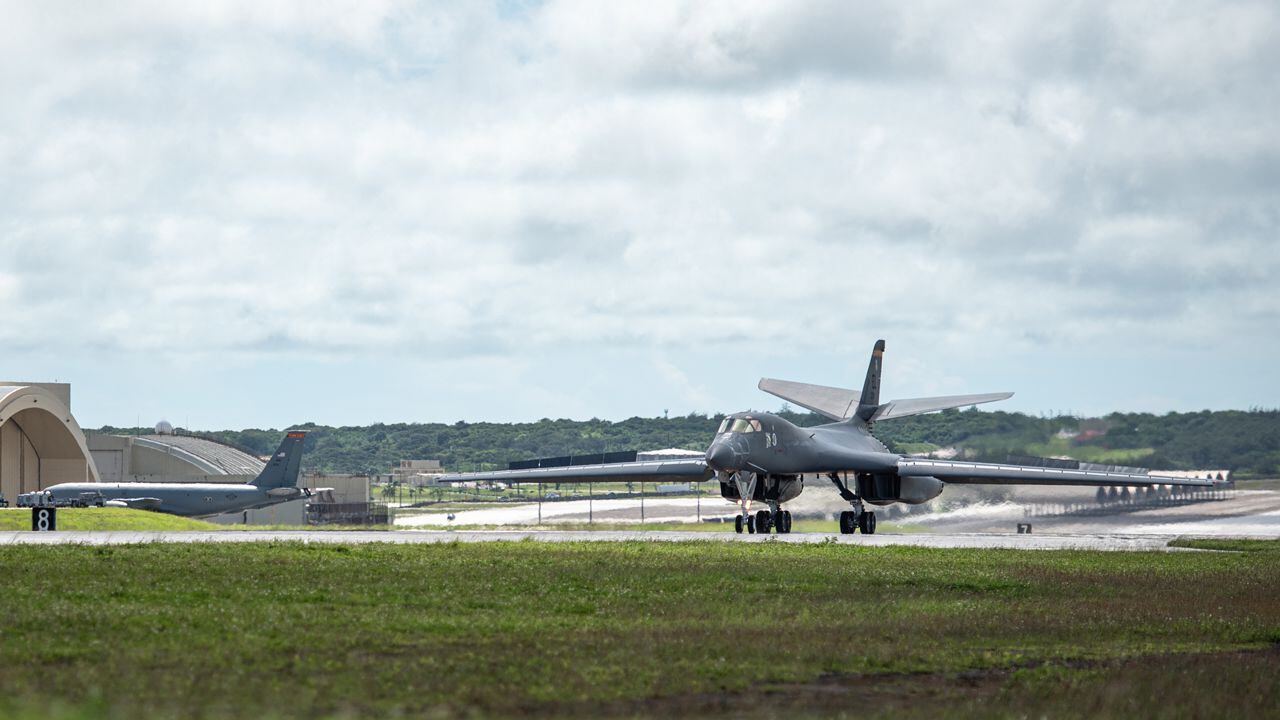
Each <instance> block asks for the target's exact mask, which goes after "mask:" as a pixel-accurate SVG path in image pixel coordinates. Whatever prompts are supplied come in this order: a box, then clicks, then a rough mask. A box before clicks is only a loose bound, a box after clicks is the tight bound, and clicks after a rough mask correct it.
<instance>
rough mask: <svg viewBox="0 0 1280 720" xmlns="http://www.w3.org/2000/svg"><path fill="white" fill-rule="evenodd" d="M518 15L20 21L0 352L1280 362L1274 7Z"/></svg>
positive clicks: (11, 68)
mask: <svg viewBox="0 0 1280 720" xmlns="http://www.w3.org/2000/svg"><path fill="white" fill-rule="evenodd" d="M506 10H509V8H502V7H498V8H486V7H484V6H482V5H479V4H461V3H460V4H456V5H453V4H443V5H434V4H432V5H425V6H423V5H417V4H410V3H401V2H385V3H381V2H380V3H371V2H349V3H345V2H324V3H314V2H308V3H283V2H280V3H263V2H252V3H238V2H227V3H212V4H202V5H200V6H184V5H172V4H165V3H136V4H128V3H126V4H115V5H113V6H112V7H111V8H110V9H92V8H90V9H86V8H85V7H84V6H83V5H80V4H58V3H53V4H45V5H42V6H41V9H40V11H39V12H37V11H35V10H34V9H33V7H32V6H25V7H24V6H18V7H15V8H12V12H9V13H7V15H8V22H6V23H5V25H4V28H3V29H0V92H3V94H4V97H6V99H7V101H6V103H5V104H4V106H3V107H0V163H2V164H0V191H3V192H2V193H0V217H2V218H3V220H2V221H0V255H2V256H3V257H4V258H5V259H6V265H5V266H4V267H0V301H3V302H4V304H5V305H6V306H7V307H12V308H14V309H16V310H17V311H18V312H15V313H7V314H6V315H7V317H13V318H15V319H14V320H12V321H10V323H9V324H8V325H6V326H5V327H4V328H3V329H0V338H5V339H6V341H8V342H13V341H14V339H15V338H18V337H22V338H25V339H26V342H28V343H29V344H30V346H31V347H33V348H36V352H37V353H39V352H55V351H56V352H65V351H68V350H70V351H77V350H83V349H85V348H93V349H94V350H95V352H104V353H115V354H127V353H131V352H136V351H146V352H149V353H160V354H163V355H166V356H170V357H175V358H178V357H185V358H191V357H206V356H211V357H213V356H216V357H231V356H234V357H243V358H254V357H293V356H299V355H301V356H307V357H313V356H316V355H317V354H319V355H322V356H325V357H334V358H340V357H367V356H368V355H369V353H372V352H376V353H377V354H378V355H379V356H384V355H388V354H389V355H396V354H399V355H405V356H412V357H419V356H421V355H422V354H423V353H427V354H433V353H434V354H438V355H449V356H458V355H461V356H467V355H486V356H501V355H504V354H507V353H511V352H514V351H515V350H516V349H517V348H528V347H535V348H539V349H540V351H544V352H554V351H555V348H557V347H559V346H567V347H568V348H571V349H572V351H574V352H582V351H590V349H592V348H600V347H609V348H620V347H635V348H646V349H649V350H653V349H657V351H659V352H661V351H662V349H663V348H666V349H676V348H690V347H700V348H704V349H706V350H707V351H709V352H724V353H730V352H740V351H742V349H743V348H744V347H750V348H758V347H774V348H786V349H787V351H790V352H797V353H803V352H810V351H815V350H824V349H828V348H830V347H831V346H832V345H833V344H836V345H845V344H849V345H853V346H856V347H861V345H862V344H865V341H866V340H867V339H868V338H872V336H877V335H880V334H887V335H890V336H891V337H893V336H895V335H896V336H899V337H904V338H909V339H910V340H911V341H912V342H915V341H917V340H922V339H925V338H932V339H934V342H935V343H936V344H937V346H938V347H944V348H948V349H950V350H952V351H956V352H965V351H967V350H972V349H973V348H975V347H978V346H981V345H988V344H992V343H998V344H1005V345H1013V346H1023V347H1036V346H1041V345H1048V346H1054V347H1072V346H1079V345H1089V344H1106V343H1115V342H1119V341H1123V342H1125V343H1127V344H1129V345H1140V346H1144V347H1150V348H1159V347H1162V346H1165V345H1171V344H1178V343H1185V342H1188V341H1194V340H1196V339H1202V340H1203V341H1204V342H1206V344H1216V345H1222V344H1224V343H1225V344H1230V343H1231V342H1234V341H1235V340H1234V338H1239V337H1241V336H1243V335H1248V336H1251V337H1253V338H1255V340H1254V341H1252V342H1251V346H1252V345H1256V343H1258V342H1261V343H1263V344H1264V345H1265V346H1266V347H1267V348H1269V349H1270V350H1271V351H1274V350H1277V349H1280V348H1276V347H1275V345H1276V340H1275V334H1274V332H1271V331H1269V330H1267V331H1264V330H1263V328H1264V326H1265V325H1266V324H1267V323H1271V322H1273V321H1274V319H1275V318H1276V317H1277V315H1280V300H1278V299H1277V293H1276V291H1275V290H1274V282H1273V280H1272V278H1273V277H1275V275H1276V274H1277V272H1278V271H1280V253H1277V252H1276V248H1275V238H1276V236H1277V223H1278V222H1280V218H1278V217H1277V215H1276V212H1275V208H1276V206H1277V201H1278V200H1280V170H1277V167H1280V165H1278V164H1277V163H1278V161H1280V119H1278V118H1280V112H1277V109H1280V87H1278V86H1277V85H1276V83H1275V82H1274V79H1273V77H1274V68H1275V67H1276V66H1277V64H1280V50H1277V47H1276V45H1275V43H1274V42H1270V40H1269V39H1270V38H1274V37H1275V35H1276V32H1275V31H1276V29H1277V25H1280V20H1278V16H1280V13H1278V12H1277V10H1276V8H1275V6H1274V5H1272V4H1269V3H1248V2H1243V3H1232V4H1228V5H1222V4H1219V3H1206V4H1190V5H1177V6H1167V5H1165V4H1160V3H1154V4H1148V3H1141V4H1138V5H1132V4H1129V5H1124V6H1112V5H1107V4H1103V3H1097V4H1089V3H1084V4H1076V5H1071V6H1066V7H1064V6H1062V5H1061V4H1053V3H1042V4H1034V3H1026V2H1011V3H1007V4H1003V5H997V6H984V7H982V8H975V7H973V6H972V4H966V3H930V4H927V5H924V6H921V5H901V4H897V3H885V4H877V3H867V4H857V5H849V4H847V3H838V2H807V3H793V2H785V3H784V2H749V3H741V2H734V3H727V2H726V3H682V2H657V3H654V2H645V3H608V4H601V3H595V2H575V1H572V0H559V1H553V2H548V3H546V4H545V5H534V6H530V7H527V8H519V12H514V13H508V12H506ZM50 283H53V284H54V286H56V287H59V288H60V291H59V292H55V293H50V292H47V290H46V289H47V288H48V287H50ZM1263 336H1265V338H1263ZM1257 338H1263V339H1261V340H1258V339H1257ZM672 362H674V361H672ZM676 367H677V366H676V365H659V366H657V370H658V371H659V372H660V373H665V374H666V375H668V376H669V375H671V374H672V373H671V370H672V368H676ZM679 367H680V370H681V371H682V372H684V373H686V374H687V375H688V376H689V377H693V376H695V375H700V374H701V373H695V372H694V371H693V370H692V369H690V368H688V367H685V366H683V365H682V366H679ZM664 368H665V369H664ZM677 384H679V385H682V386H683V387H684V390H683V391H682V392H684V394H685V396H686V398H687V399H688V400H689V402H697V403H699V404H703V403H705V404H706V405H707V406H708V409H709V406H710V405H711V404H713V403H712V400H713V399H714V398H712V397H710V395H709V394H708V393H710V391H706V392H705V393H704V391H703V390H700V389H698V387H697V386H694V385H689V384H688V383H677Z"/></svg>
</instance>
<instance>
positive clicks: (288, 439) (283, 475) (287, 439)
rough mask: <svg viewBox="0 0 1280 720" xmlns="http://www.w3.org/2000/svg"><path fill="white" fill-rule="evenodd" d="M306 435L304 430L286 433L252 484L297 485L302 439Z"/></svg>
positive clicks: (278, 486)
mask: <svg viewBox="0 0 1280 720" xmlns="http://www.w3.org/2000/svg"><path fill="white" fill-rule="evenodd" d="M306 437H307V434H306V433H304V432H290V433H286V434H285V436H284V440H282V441H281V442H280V449H278V450H276V454H275V455H272V456H271V459H270V460H268V461H267V466H266V467H265V468H263V469H262V472H261V473H259V474H258V477H256V478H254V481H253V484H254V485H256V486H258V487H260V488H264V489H271V488H280V487H297V486H298V471H299V470H300V469H301V468H302V441H303V440H305V439H306Z"/></svg>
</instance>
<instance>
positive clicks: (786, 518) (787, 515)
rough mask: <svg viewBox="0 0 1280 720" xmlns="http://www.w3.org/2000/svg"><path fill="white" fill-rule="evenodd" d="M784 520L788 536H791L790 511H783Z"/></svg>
mask: <svg viewBox="0 0 1280 720" xmlns="http://www.w3.org/2000/svg"><path fill="white" fill-rule="evenodd" d="M782 520H783V522H785V523H786V526H787V534H788V535H790V534H791V511H790V510H783V511H782Z"/></svg>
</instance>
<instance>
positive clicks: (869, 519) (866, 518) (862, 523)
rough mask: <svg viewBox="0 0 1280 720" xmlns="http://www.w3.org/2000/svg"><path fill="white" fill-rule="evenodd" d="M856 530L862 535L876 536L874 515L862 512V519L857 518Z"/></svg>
mask: <svg viewBox="0 0 1280 720" xmlns="http://www.w3.org/2000/svg"><path fill="white" fill-rule="evenodd" d="M858 529H859V530H861V531H862V534H863V535H875V534H876V514H875V513H873V512H864V513H862V517H860V518H858Z"/></svg>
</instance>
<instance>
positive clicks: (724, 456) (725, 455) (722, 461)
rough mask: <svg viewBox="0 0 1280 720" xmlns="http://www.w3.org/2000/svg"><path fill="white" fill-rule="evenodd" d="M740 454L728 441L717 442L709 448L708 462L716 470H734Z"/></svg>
mask: <svg viewBox="0 0 1280 720" xmlns="http://www.w3.org/2000/svg"><path fill="white" fill-rule="evenodd" d="M737 456H738V454H737V453H735V452H734V451H733V448H731V447H729V445H728V444H727V443H716V444H715V445H712V446H711V447H710V448H708V449H707V464H708V465H710V466H711V467H712V469H714V470H725V471H730V472H732V471H734V470H737V469H738V468H736V467H734V465H736V464H737V462H736V461H737Z"/></svg>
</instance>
